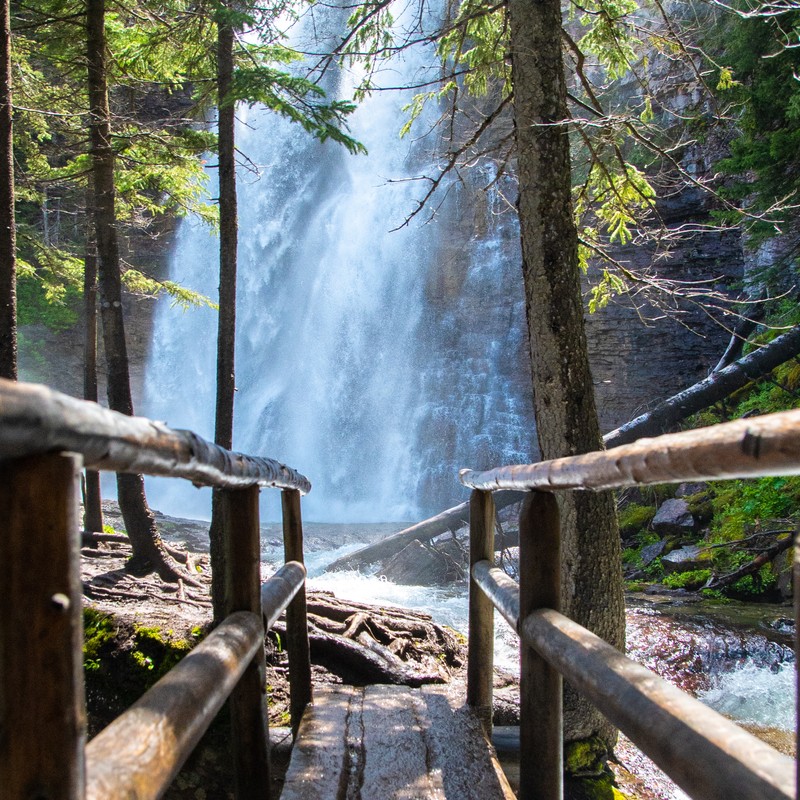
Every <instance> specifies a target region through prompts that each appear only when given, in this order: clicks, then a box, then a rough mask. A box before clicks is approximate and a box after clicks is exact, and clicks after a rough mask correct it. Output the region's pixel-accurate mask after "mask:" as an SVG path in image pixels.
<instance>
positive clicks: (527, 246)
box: [509, 0, 625, 746]
mask: <svg viewBox="0 0 800 800" xmlns="http://www.w3.org/2000/svg"><path fill="white" fill-rule="evenodd" d="M509 20H510V34H511V63H512V71H513V75H512V76H513V86H514V114H515V126H516V138H517V154H518V165H519V166H518V174H519V219H520V231H521V239H522V259H523V279H524V284H525V295H526V305H527V316H528V327H529V332H530V341H531V365H532V374H533V390H534V411H535V415H536V427H537V431H538V437H539V448H540V450H541V453H542V458H544V459H552V458H557V457H560V456H567V455H574V454H578V453H585V452H589V451H592V450H599V449H601V448H602V440H601V437H600V430H599V426H598V422H597V413H596V409H595V402H594V392H593V389H592V380H591V374H590V372H589V362H588V357H587V351H586V337H585V333H584V322H583V307H582V302H581V291H580V281H579V274H578V260H577V232H576V230H575V226H574V222H573V218H572V208H571V200H570V195H571V185H570V153H569V140H568V136H567V126H566V124H565V120H566V119H567V107H566V86H565V82H564V69H563V64H562V56H561V7H560V3H559V2H558V0H539V2H536V3H531V2H528V0H510V2H509ZM559 505H560V507H561V519H562V565H563V568H562V577H563V588H562V592H563V607H564V612H565V613H566V614H567V615H569V616H570V617H572V618H573V619H575V620H576V621H577V622H579V623H580V624H582V625H584V626H586V627H588V628H589V629H590V630H592V631H594V632H595V633H596V634H597V635H599V636H601V637H602V638H604V639H605V640H606V641H608V642H609V643H610V644H612V645H614V646H615V647H618V648H620V649H624V637H625V617H624V604H623V596H622V570H621V566H620V547H619V532H618V529H617V522H616V512H615V508H614V501H613V497H612V496H611V495H610V494H609V493H607V492H604V493H598V494H594V493H589V492H570V493H565V494H564V495H563V496H561V497H559ZM564 712H565V719H564V732H565V737H566V738H567V739H568V740H574V739H582V738H587V737H589V736H594V735H599V736H601V737H602V738H603V739H604V740H605V741H606V743H607V744H608V745H609V746H611V745H613V742H614V741H615V737H616V733H615V731H614V730H613V728H611V726H610V725H609V723H608V722H607V721H606V720H605V719H604V718H603V717H602V716H601V715H600V714H599V713H598V712H597V711H595V710H594V708H593V707H592V706H590V705H589V703H587V702H586V701H584V700H582V699H580V698H579V697H578V696H577V694H576V693H574V692H573V691H571V690H568V691H567V693H566V696H565V704H564Z"/></svg>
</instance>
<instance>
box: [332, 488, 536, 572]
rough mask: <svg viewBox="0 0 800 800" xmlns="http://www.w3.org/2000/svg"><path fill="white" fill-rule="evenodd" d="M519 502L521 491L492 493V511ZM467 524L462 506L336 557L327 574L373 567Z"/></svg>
mask: <svg viewBox="0 0 800 800" xmlns="http://www.w3.org/2000/svg"><path fill="white" fill-rule="evenodd" d="M521 499H522V494H521V493H520V492H498V493H496V494H495V501H494V502H495V508H496V509H498V510H499V509H501V508H505V507H506V506H510V505H513V504H514V503H518V502H519V501H520V500H521ZM468 523H469V503H461V504H460V505H457V506H453V508H449V509H448V510H447V511H442V513H441V514H437V515H436V516H435V517H431V518H430V519H426V520H425V521H424V522H418V523H417V524H416V525H412V526H411V527H409V528H404V529H403V530H402V531H398V532H397V533H393V534H392V535H391V536H387V537H386V538H385V539H381V540H380V541H379V542H374V543H373V544H369V545H367V546H366V547H362V548H361V549H360V550H356V551H355V552H353V553H350V554H349V555H346V556H342V557H341V558H337V559H336V561H333V562H332V563H330V564H329V565H328V566H327V568H326V569H327V571H328V572H338V571H341V570H346V569H358V568H359V567H362V566H365V565H367V564H374V563H375V562H376V561H382V560H383V559H385V558H390V557H391V556H393V555H394V554H395V553H399V552H400V551H401V550H402V549H403V548H404V547H406V545H408V544H410V543H411V542H413V541H414V540H415V539H418V540H419V541H420V542H426V541H430V540H431V539H433V538H434V537H435V536H439V535H441V534H443V533H447V531H456V530H458V529H459V528H461V527H463V526H464V525H467V524H468Z"/></svg>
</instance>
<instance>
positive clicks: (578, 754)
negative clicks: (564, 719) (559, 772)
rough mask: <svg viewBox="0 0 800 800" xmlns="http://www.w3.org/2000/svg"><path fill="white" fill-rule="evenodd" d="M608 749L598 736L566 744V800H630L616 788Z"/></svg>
mask: <svg viewBox="0 0 800 800" xmlns="http://www.w3.org/2000/svg"><path fill="white" fill-rule="evenodd" d="M608 755H609V753H608V748H607V747H606V745H605V743H604V742H603V741H602V739H600V738H599V737H596V736H593V737H591V738H589V739H581V740H579V741H576V742H569V743H567V744H566V745H564V773H565V781H564V790H565V791H564V797H565V798H566V800H630V798H628V796H627V795H625V794H624V793H623V792H621V791H620V790H619V789H618V788H617V787H616V786H615V785H614V775H613V774H612V773H611V771H610V770H609V769H608V765H607V764H606V760H607V758H608Z"/></svg>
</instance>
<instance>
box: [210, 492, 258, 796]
mask: <svg viewBox="0 0 800 800" xmlns="http://www.w3.org/2000/svg"><path fill="white" fill-rule="evenodd" d="M258 493H259V490H258V486H248V487H247V488H245V489H226V490H224V491H222V492H220V495H219V496H220V504H221V510H222V530H223V537H224V547H225V596H224V601H223V602H224V608H225V614H226V616H228V615H230V614H233V613H235V612H237V611H245V612H249V613H251V614H254V615H255V616H256V618H257V619H258V622H259V624H260V625H261V626H262V628H261V639H262V640H263V638H264V629H263V618H262V607H261V594H262V591H261V538H260V534H261V531H260V528H259V513H258ZM228 703H229V708H230V712H231V740H232V745H233V747H232V750H233V773H234V787H235V797H236V798H237V800H249V798H253V800H256V798H261V797H263V796H264V791H265V787H267V786H269V784H270V765H269V725H268V711H267V689H266V663H265V658H264V648H263V647H260V648H258V650H257V651H256V653H255V654H254V656H253V658H252V659H251V660H250V663H249V664H248V665H247V667H246V668H245V670H244V672H243V673H242V676H241V678H239V681H238V683H237V684H236V686H235V687H234V689H233V691H232V692H231V696H230V700H229V701H228Z"/></svg>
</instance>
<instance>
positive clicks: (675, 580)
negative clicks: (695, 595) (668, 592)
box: [663, 569, 711, 589]
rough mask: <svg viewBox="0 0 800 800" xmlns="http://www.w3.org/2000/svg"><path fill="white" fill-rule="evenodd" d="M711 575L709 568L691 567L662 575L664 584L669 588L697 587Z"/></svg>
mask: <svg viewBox="0 0 800 800" xmlns="http://www.w3.org/2000/svg"><path fill="white" fill-rule="evenodd" d="M710 577H711V570H710V569H693V570H688V571H687V572H673V573H671V574H670V575H665V576H664V580H663V583H664V586H668V587H669V588H670V589H699V588H700V587H701V586H703V585H704V584H705V583H707V582H708V579H709V578H710Z"/></svg>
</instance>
